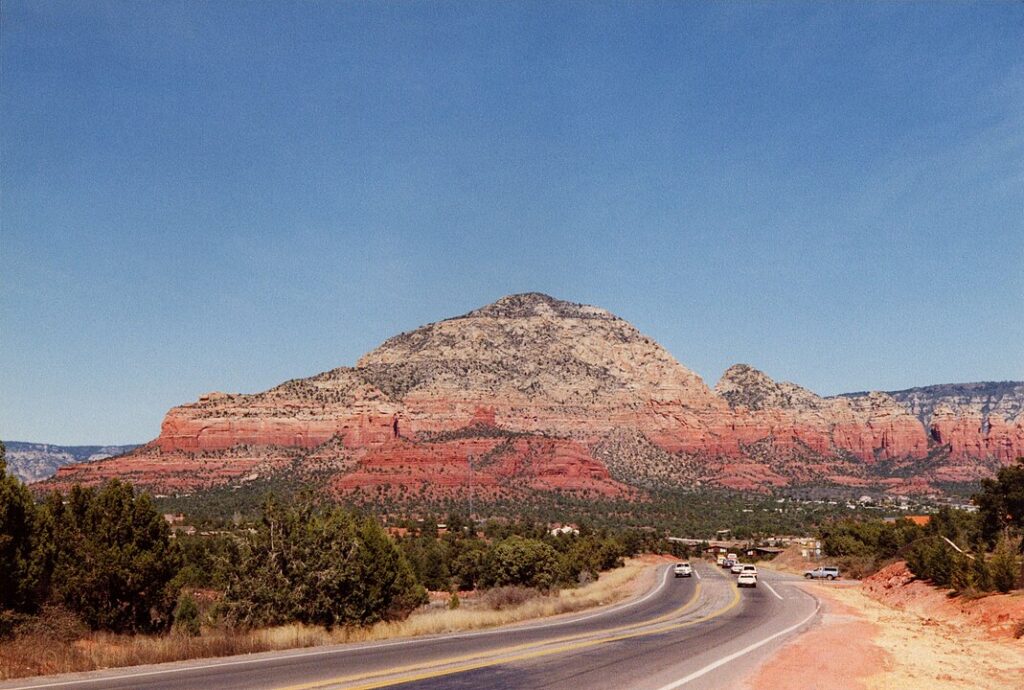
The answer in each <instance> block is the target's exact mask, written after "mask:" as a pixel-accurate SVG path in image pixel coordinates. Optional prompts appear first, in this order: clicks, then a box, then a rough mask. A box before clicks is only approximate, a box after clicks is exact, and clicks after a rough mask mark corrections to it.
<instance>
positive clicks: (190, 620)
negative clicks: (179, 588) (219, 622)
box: [174, 592, 199, 637]
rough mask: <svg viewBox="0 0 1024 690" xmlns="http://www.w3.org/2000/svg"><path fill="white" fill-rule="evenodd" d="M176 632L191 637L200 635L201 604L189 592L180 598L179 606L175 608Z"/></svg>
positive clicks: (182, 594)
mask: <svg viewBox="0 0 1024 690" xmlns="http://www.w3.org/2000/svg"><path fill="white" fill-rule="evenodd" d="M174 631H175V632H177V633H180V634H182V635H188V636H189V637H195V636H196V635H198V634H199V604H198V603H196V598H195V597H194V596H192V595H191V594H190V593H188V592H182V593H181V594H180V595H179V596H178V605H177V606H175V607H174Z"/></svg>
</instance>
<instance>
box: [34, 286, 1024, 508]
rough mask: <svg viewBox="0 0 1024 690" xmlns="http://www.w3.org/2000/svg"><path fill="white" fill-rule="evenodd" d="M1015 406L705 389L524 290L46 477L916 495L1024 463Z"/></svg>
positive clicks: (628, 342) (219, 403)
mask: <svg viewBox="0 0 1024 690" xmlns="http://www.w3.org/2000/svg"><path fill="white" fill-rule="evenodd" d="M1004 397H1005V399H1006V400H1005V402H1000V403H999V405H998V406H996V407H995V408H992V407H991V406H990V408H991V409H990V411H989V413H988V416H987V417H986V418H985V420H984V423H982V422H981V421H980V420H977V419H975V416H972V415H974V412H973V411H969V410H968V411H964V410H959V411H958V410H955V409H951V408H948V407H947V406H938V407H935V408H934V409H932V412H931V417H932V419H931V426H926V424H927V423H922V421H921V419H919V418H918V416H917V412H916V411H915V409H916V408H913V407H912V406H909V405H907V404H906V403H905V402H901V400H900V399H898V398H896V397H894V396H893V395H888V394H884V393H870V394H863V395H853V396H845V397H842V396H841V397H836V398H822V397H820V396H818V395H816V394H814V393H813V392H811V391H809V390H807V389H804V388H801V387H800V386H797V385H795V384H790V383H779V382H775V381H773V380H772V379H770V378H769V377H767V376H766V375H765V374H763V373H762V372H759V371H757V370H756V369H753V368H751V367H749V366H747V365H736V366H734V367H731V368H730V369H729V370H728V371H727V372H726V373H725V375H723V377H722V379H721V380H720V381H719V382H718V384H717V385H716V386H715V390H712V389H710V388H708V386H707V385H705V383H704V382H703V381H702V380H701V378H700V377H699V376H697V375H696V374H695V373H693V372H692V371H690V370H689V369H687V368H686V367H685V366H683V365H682V364H680V363H679V362H678V361H676V359H675V358H673V357H672V355H670V354H669V353H668V352H667V351H666V350H665V349H664V348H662V347H661V346H660V345H658V344H657V343H656V342H654V341H653V340H651V339H650V338H648V337H647V336H645V335H643V334H642V333H640V332H639V331H638V330H637V329H636V328H634V327H633V326H632V325H630V324H629V323H628V322H626V321H624V320H623V319H621V318H619V317H617V316H615V315H613V314H611V313H609V312H607V311H605V310H603V309H600V308H597V307H592V306H587V305H581V304H575V303H571V302H564V301H560V300H556V299H554V298H552V297H549V296H547V295H542V294H539V293H527V294H522V295H511V296H508V297H505V298H502V299H500V300H498V301H497V302H495V303H493V304H491V305H488V306H485V307H482V308H480V309H477V310H474V311H472V312H469V313H468V314H465V315H463V316H459V317H455V318H452V319H447V320H444V321H440V322H437V323H433V324H428V325H426V326H423V327H421V328H417V329H415V330H413V331H410V332H408V333H403V334H401V335H398V336H395V337H393V338H390V339H389V340H387V341H385V342H384V343H382V344H381V345H380V346H379V347H378V348H376V349H375V350H373V351H371V352H369V353H367V354H366V355H364V356H363V357H362V358H361V359H360V360H359V361H358V362H357V363H356V365H355V366H354V367H342V368H339V369H334V370H331V371H327V372H324V373H322V374H318V375H316V376H313V377H310V378H307V379H295V380H292V381H287V382H285V383H283V384H281V385H279V386H276V387H274V388H272V389H270V390H268V391H264V392H262V393H256V394H226V393H211V394H208V395H205V396H202V397H201V398H200V399H199V400H198V401H197V402H194V403H191V404H187V405H182V406H180V407H176V408H174V409H172V410H171V411H169V412H168V414H167V416H166V417H165V419H164V422H163V425H162V427H161V433H160V436H159V437H158V438H157V439H155V440H154V441H153V442H151V443H150V444H147V445H146V446H145V447H143V448H140V449H138V450H136V451H135V452H133V453H131V454H130V455H128V456H126V457H123V458H117V459H114V460H108V461H102V462H97V463H88V464H86V465H78V466H75V467H73V468H67V469H64V470H61V471H60V472H59V474H58V477H57V479H56V480H55V481H54V482H53V483H54V484H56V485H64V484H67V483H68V482H71V481H85V482H95V481H99V480H102V479H103V478H105V477H109V476H122V477H125V478H128V479H131V480H133V481H135V482H137V483H140V484H143V485H145V486H149V487H152V488H156V489H158V490H161V491H177V490H193V489H202V488H207V487H211V486H217V485H222V484H225V483H235V482H239V481H242V480H245V479H251V478H253V477H264V476H268V475H275V474H281V473H291V474H296V473H297V474H300V475H311V474H316V476H317V477H318V478H319V481H322V482H325V483H326V484H327V485H328V486H329V487H331V488H333V490H335V491H337V492H340V493H357V494H358V493H362V494H364V495H371V496H381V495H385V494H387V495H394V496H398V497H401V496H408V495H410V494H414V495H417V496H421V495H438V496H444V495H451V494H452V493H454V492H457V491H464V490H465V488H466V487H467V485H468V484H470V483H473V484H474V486H475V487H476V488H477V489H478V490H480V491H482V492H483V493H485V494H489V495H493V496H516V495H522V494H525V493H529V492H532V491H539V490H561V491H573V492H582V493H588V492H589V493H598V494H602V495H628V494H632V493H634V492H635V491H636V490H637V489H636V488H635V487H643V488H656V487H662V486H677V487H678V486H694V485H706V484H715V485H724V486H733V487H736V488H754V489H765V488H767V487H770V486H784V485H792V484H808V483H832V484H839V485H846V486H868V485H877V486H879V487H881V488H885V489H889V490H893V491H896V490H900V491H903V490H921V491H925V490H931V489H932V485H933V484H934V483H935V482H943V481H970V480H974V479H977V478H979V477H981V476H985V475H987V474H988V473H990V472H991V471H992V469H993V468H995V467H997V466H999V464H1001V463H1005V462H1009V461H1011V460H1012V458H1013V457H1014V456H1015V454H1020V453H1022V452H1024V433H1022V416H1021V414H1020V413H1019V409H1020V407H1019V406H1018V407H1016V408H1015V407H1014V406H1013V402H1012V399H1011V398H1012V397H1013V396H1012V395H1007V396H1004ZM1000 400H1003V398H1000ZM930 409H931V408H930ZM1015 409H1016V410H1018V411H1017V413H1016V414H1012V412H1013V410H1015ZM936 424H938V426H936ZM972 429H973V430H972Z"/></svg>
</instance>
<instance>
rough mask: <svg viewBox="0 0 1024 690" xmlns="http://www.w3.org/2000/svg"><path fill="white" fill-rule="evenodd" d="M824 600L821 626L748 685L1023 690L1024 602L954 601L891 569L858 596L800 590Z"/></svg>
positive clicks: (773, 689) (900, 568) (1017, 598)
mask: <svg viewBox="0 0 1024 690" xmlns="http://www.w3.org/2000/svg"><path fill="white" fill-rule="evenodd" d="M802 586H804V587H805V588H806V589H807V590H808V591H809V592H811V593H813V594H814V595H815V596H817V597H818V598H819V599H821V601H822V603H823V606H824V613H823V616H822V624H821V625H819V626H817V627H815V628H814V629H812V630H811V631H810V632H808V633H806V634H804V635H801V636H799V637H797V638H795V639H794V640H793V641H792V642H790V643H789V644H787V645H786V646H785V647H783V648H782V649H781V650H780V651H779V652H778V653H777V654H775V655H774V656H772V657H771V658H769V659H768V660H767V661H766V662H765V663H764V664H763V665H762V666H761V668H759V669H758V670H757V671H756V672H755V673H754V674H753V675H752V677H751V678H749V679H748V682H747V687H748V688H751V689H752V690H780V689H783V690H784V689H786V688H794V689H796V688H800V689H801V690H802V689H804V688H809V687H820V688H852V689H854V690H858V689H862V690H889V689H891V688H900V689H906V690H917V689H920V690H963V689H964V688H980V689H982V690H1010V689H1011V688H1012V689H1013V690H1019V688H1021V687H1024V639H1017V638H1015V637H1014V631H1015V630H1016V627H1017V625H1018V624H1019V622H1020V621H1024V592H1016V593H1012V594H1008V595H993V596H988V597H982V598H976V599H968V598H966V597H958V598H955V599H951V598H949V597H948V592H947V591H943V590H937V589H934V588H932V587H931V586H930V585H927V584H926V583H922V582H912V581H911V576H910V574H909V573H908V572H907V571H906V566H905V565H903V564H900V563H898V564H894V565H892V566H889V567H888V568H885V569H883V570H882V571H881V572H879V573H878V574H876V575H874V576H872V577H870V578H867V579H866V580H865V581H864V582H863V583H862V584H861V585H860V586H840V585H836V584H827V583H817V582H815V583H807V584H804V585H802Z"/></svg>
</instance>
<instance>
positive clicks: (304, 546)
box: [225, 498, 426, 628]
mask: <svg viewBox="0 0 1024 690" xmlns="http://www.w3.org/2000/svg"><path fill="white" fill-rule="evenodd" d="M239 560H240V562H239V564H238V567H237V569H236V572H235V574H234V576H233V577H232V578H231V581H230V583H229V585H228V588H227V591H226V592H225V611H226V615H227V618H228V620H229V621H231V622H234V623H237V624H241V625H245V626H260V625H272V624H279V623H288V622H293V621H298V622H302V623H309V624H313V625H323V626H325V627H328V628H330V627H333V626H335V625H353V624H356V625H366V624H370V623H375V622H377V621H380V620H385V619H395V618H401V617H404V616H406V615H408V613H409V612H410V611H411V610H412V609H413V608H415V607H417V606H419V605H421V604H423V603H425V602H426V591H425V590H424V589H423V587H422V586H421V585H419V584H418V583H417V582H416V580H415V576H414V575H413V571H412V569H411V568H410V567H409V564H408V562H407V561H406V559H405V557H404V556H403V555H402V553H401V552H400V551H399V550H398V548H397V547H396V546H395V544H394V542H392V541H391V539H390V538H389V537H388V535H387V534H386V533H385V532H384V530H383V529H382V528H381V527H380V525H378V524H377V523H376V522H375V521H373V520H370V519H365V520H358V519H357V518H356V517H355V516H353V515H352V514H350V513H348V512H346V511H345V510H343V509H341V508H337V507H335V508H331V509H323V508H321V507H319V506H316V505H314V504H313V503H312V502H311V501H310V500H309V499H308V498H307V499H302V500H300V501H299V502H298V503H297V504H294V505H291V506H289V507H283V506H281V505H280V504H279V503H277V502H276V501H275V500H273V499H271V500H268V501H267V502H266V504H265V505H264V509H263V519H262V522H261V524H260V527H259V528H258V529H257V532H256V534H255V535H254V536H253V537H252V538H251V539H250V540H248V541H247V543H246V544H245V545H244V547H243V549H242V551H241V557H240V559H239Z"/></svg>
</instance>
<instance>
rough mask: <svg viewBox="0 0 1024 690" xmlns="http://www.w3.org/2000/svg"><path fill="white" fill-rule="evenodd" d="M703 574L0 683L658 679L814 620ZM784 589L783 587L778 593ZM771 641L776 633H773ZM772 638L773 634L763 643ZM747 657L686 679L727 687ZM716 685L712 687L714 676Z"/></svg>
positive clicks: (802, 605)
mask: <svg viewBox="0 0 1024 690" xmlns="http://www.w3.org/2000/svg"><path fill="white" fill-rule="evenodd" d="M698 571H699V573H700V575H701V578H699V579H698V578H678V579H677V578H673V577H672V576H671V572H670V571H669V569H668V567H667V566H666V567H662V568H661V570H660V571H659V577H658V584H657V585H656V587H655V588H654V589H652V590H651V591H650V592H648V593H647V594H645V595H644V596H642V597H640V598H638V599H636V600H634V601H631V602H628V603H626V604H621V605H618V606H615V607H611V608H610V609H606V610H603V611H598V612H587V613H582V614H578V615H574V616H571V617H567V618H564V619H560V620H542V621H538V622H535V623H527V624H520V625H516V626H509V627H505V628H501V629H495V630H489V631H480V632H473V633H459V634H452V635H439V636H433V637H427V638H417V639H411V640H397V641H392V642H383V643H369V644H362V645H339V646H333V647H321V648H316V649H307V650H295V651H289V652H272V653H265V654H258V655H249V656H244V657H231V658H226V659H213V660H201V661H196V662H181V663H175V664H163V665H159V666H150V667H138V668H133V669H119V670H113V671H105V672H98V673H90V674H72V675H67V676H57V677H51V678H42V679H33V680H32V681H30V682H25V681H22V682H17V681H16V682H13V683H7V684H2V685H0V688H43V687H51V688H83V689H88V690H95V689H96V688H112V689H116V688H146V689H148V690H182V689H184V688H226V689H231V688H238V689H243V688H244V689H247V690H248V689H254V690H258V689H260V688H291V689H292V690H300V689H301V690H311V689H312V688H327V687H332V688H333V687H338V688H342V687H348V688H352V687H359V688H372V687H388V686H392V685H401V687H403V688H494V687H507V688H563V687H587V688H588V689H589V688H615V689H616V690H621V689H623V688H644V689H647V688H651V689H652V690H657V689H659V688H661V687H662V686H664V685H669V684H672V683H677V682H678V681H679V680H680V679H685V678H686V677H687V676H689V675H693V674H694V673H698V674H699V672H701V669H704V668H705V667H707V666H708V665H709V664H714V663H716V662H718V661H719V660H721V659H722V658H725V657H727V656H729V655H732V654H736V653H737V652H741V654H740V655H739V657H740V658H748V657H749V658H756V654H753V653H752V651H751V650H747V648H748V647H750V646H751V645H758V646H757V647H756V648H755V650H753V651H760V653H762V654H763V653H765V652H767V651H769V648H770V644H769V643H774V642H775V641H776V640H777V641H778V642H781V641H782V636H781V635H779V636H777V637H772V636H773V635H777V633H779V632H780V631H785V630H786V629H787V627H791V626H794V625H795V624H797V623H799V622H800V619H801V617H803V618H805V619H807V620H808V621H809V620H810V619H811V618H813V616H814V611H815V606H816V602H815V601H814V599H813V598H812V597H810V596H808V595H807V594H804V593H802V592H800V591H798V590H796V589H794V588H793V587H791V586H789V585H787V584H786V582H785V580H784V578H780V577H776V576H772V575H771V574H768V573H766V574H763V575H762V582H768V583H771V584H772V589H769V588H768V587H765V586H763V585H762V586H759V587H758V588H757V589H753V590H743V591H738V590H737V589H736V587H735V583H734V579H733V578H732V576H730V575H728V574H726V573H724V572H722V571H721V570H720V569H718V568H715V567H713V566H710V565H706V564H698ZM773 590H774V591H773ZM769 638H770V639H769ZM765 639H769V643H763V642H762V641H763V640H765ZM742 666H743V662H737V663H730V664H729V665H728V667H725V668H720V669H713V670H712V671H708V672H705V673H703V674H702V675H698V676H697V677H694V678H693V679H691V680H688V681H687V683H686V685H687V687H720V682H719V681H721V680H722V679H723V678H725V677H726V676H728V675H735V669H737V668H741V667H742ZM712 678H713V679H714V680H715V683H714V684H712V685H705V683H706V682H707V681H708V680H709V679H712Z"/></svg>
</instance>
